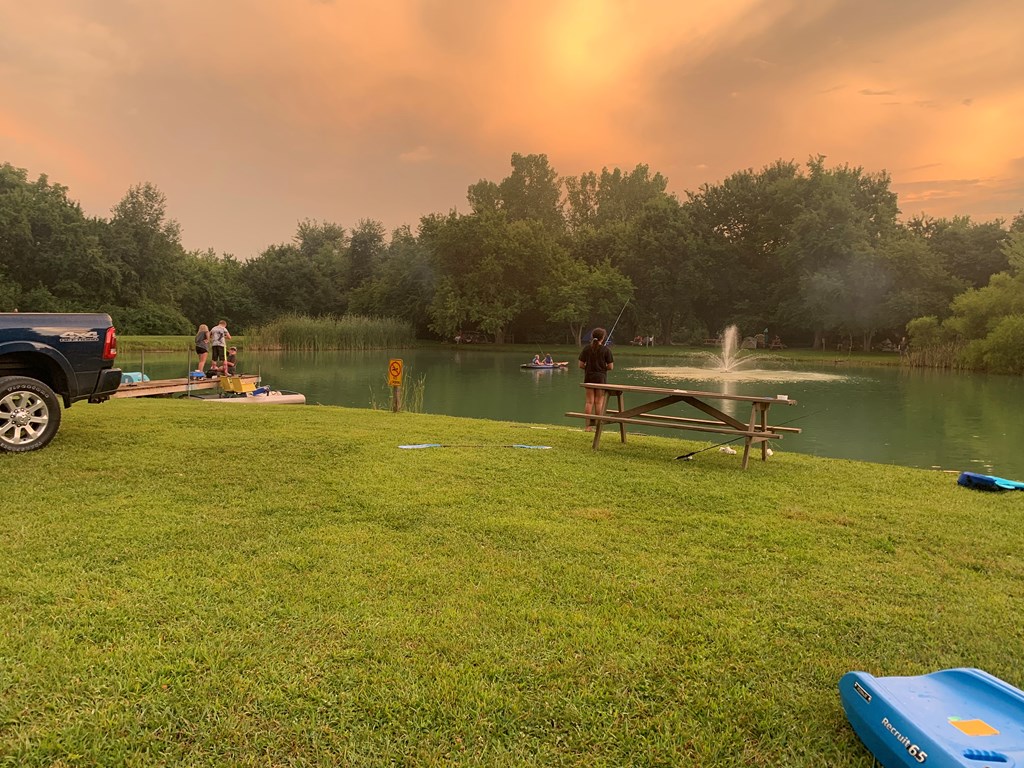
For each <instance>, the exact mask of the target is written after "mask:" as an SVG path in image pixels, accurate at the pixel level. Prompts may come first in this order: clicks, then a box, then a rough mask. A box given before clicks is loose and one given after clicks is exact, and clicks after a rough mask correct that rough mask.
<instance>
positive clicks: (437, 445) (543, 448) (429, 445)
mask: <svg viewBox="0 0 1024 768" xmlns="http://www.w3.org/2000/svg"><path fill="white" fill-rule="evenodd" d="M398 447H399V448H406V449H410V448H536V449H537V450H541V451H549V450H551V446H550V445H519V444H516V445H488V444H480V445H449V444H446V443H417V444H416V445H400V446H398Z"/></svg>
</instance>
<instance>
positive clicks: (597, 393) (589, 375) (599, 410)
mask: <svg viewBox="0 0 1024 768" xmlns="http://www.w3.org/2000/svg"><path fill="white" fill-rule="evenodd" d="M607 335H608V332H607V331H605V329H604V328H595V329H594V330H593V331H592V332H591V334H590V344H588V345H587V346H585V347H584V348H583V350H582V351H581V352H580V357H579V361H580V368H581V369H582V370H583V383H584V384H607V383H608V371H610V370H612V369H613V368H614V367H615V361H614V360H613V359H612V351H611V350H610V349H609V348H608V347H607V346H605V343H604V340H605V337H606V336H607ZM586 397H587V401H586V404H585V406H584V408H583V412H584V413H585V414H588V415H589V414H594V415H598V416H599V415H601V414H603V413H604V407H605V401H606V399H607V397H608V393H607V392H603V391H601V390H597V389H589V388H588V389H587V390H586ZM590 430H591V426H590V420H589V419H588V420H587V426H586V427H585V431H586V432H589V431H590Z"/></svg>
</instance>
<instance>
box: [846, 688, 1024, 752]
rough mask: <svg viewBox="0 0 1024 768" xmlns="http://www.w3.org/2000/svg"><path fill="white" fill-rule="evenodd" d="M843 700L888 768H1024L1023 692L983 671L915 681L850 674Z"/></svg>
mask: <svg viewBox="0 0 1024 768" xmlns="http://www.w3.org/2000/svg"><path fill="white" fill-rule="evenodd" d="M839 696H840V698H841V699H842V702H843V708H844V709H845V710H846V716H847V718H848V719H849V721H850V725H852V726H853V730H854V731H855V732H856V734H857V735H858V736H859V737H860V740H861V741H862V742H864V745H865V746H866V747H867V748H868V749H869V750H870V751H871V754H873V755H874V756H875V759H876V760H878V762H880V763H881V764H882V765H883V766H885V768H899V767H900V766H917V765H928V766H935V768H968V767H969V768H1024V691H1021V690H1019V689H1017V688H1014V687H1013V686H1012V685H1010V684H1009V683H1005V682H1003V681H1002V680H1000V679H999V678H998V677H993V676H992V675H990V674H988V673H987V672H982V671H981V670H980V669H944V670H942V671H941V672H933V673H932V674H930V675H919V676H917V677H874V676H873V675H869V674H868V673H867V672H848V673H846V674H845V675H843V678H842V679H841V680H840V681H839Z"/></svg>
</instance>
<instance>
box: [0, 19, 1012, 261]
mask: <svg viewBox="0 0 1024 768" xmlns="http://www.w3.org/2000/svg"><path fill="white" fill-rule="evenodd" d="M0 30H2V31H0V162H3V161H6V162H10V163H11V164H13V165H15V166H17V167H20V168H26V169H27V170H28V172H29V176H30V178H32V179H34V178H35V177H36V176H38V175H39V174H41V173H45V174H47V175H48V176H49V177H50V179H51V180H52V181H55V182H58V183H61V184H64V185H65V186H67V187H69V189H70V195H71V197H72V198H74V199H76V200H78V201H79V202H80V203H81V204H82V207H83V209H84V210H85V212H86V213H87V214H90V215H97V216H109V213H110V209H111V207H112V206H113V205H114V204H115V203H117V201H118V200H119V199H120V198H121V197H122V196H123V195H124V193H125V192H126V191H127V189H128V188H129V187H130V186H131V185H133V184H137V183H140V182H144V181H149V182H152V183H153V184H155V185H156V186H157V187H159V188H160V190H161V191H163V193H164V194H165V195H166V196H167V200H168V214H169V216H170V217H171V218H173V219H176V220H177V221H178V222H179V223H180V224H181V226H182V233H183V242H184V244H185V246H186V247H187V248H201V249H205V248H214V249H215V250H216V251H217V252H218V253H232V254H234V255H236V256H238V257H240V258H249V257H251V256H255V255H257V254H258V253H259V252H260V251H261V250H263V249H264V248H265V247H266V246H268V245H271V244H274V243H282V242H288V241H290V240H291V239H292V237H293V235H294V234H295V229H296V224H297V222H299V221H300V220H302V219H306V218H309V219H317V220H321V221H323V220H326V221H332V222H335V223H338V224H341V225H342V226H345V227H351V226H353V225H354V224H356V222H358V220H360V219H363V218H369V219H377V220H379V221H382V222H383V223H384V225H385V226H386V227H387V228H388V229H389V230H390V229H392V228H394V227H396V226H398V225H400V224H406V223H407V224H411V225H413V226H414V228H415V225H416V224H417V223H418V221H419V218H420V216H422V215H424V214H428V213H435V212H447V211H449V210H451V209H453V208H454V209H458V210H460V211H466V210H467V206H466V189H467V187H468V186H469V185H470V184H472V183H474V182H476V181H478V180H479V179H481V178H485V179H491V180H494V181H500V180H501V179H502V178H504V177H505V176H507V175H508V173H509V172H510V164H509V159H510V157H511V155H512V153H513V152H520V153H523V154H529V153H543V154H546V155H547V156H548V158H549V161H550V163H551V165H552V167H554V168H555V169H556V170H557V171H558V173H559V174H560V175H562V176H574V175H578V174H580V173H584V172H587V171H600V170H601V168H603V167H608V168H614V167H620V168H623V169H624V170H630V169H632V168H633V167H634V166H635V165H636V164H637V163H646V164H647V165H649V166H650V167H651V169H652V171H659V172H661V173H662V174H664V175H665V176H666V177H668V179H669V188H670V190H671V191H672V192H674V193H676V194H677V195H678V196H679V197H680V199H683V198H685V193H686V191H687V190H696V189H697V188H699V187H700V185H702V184H705V183H716V182H719V181H721V180H722V179H724V178H725V177H726V176H728V175H729V174H731V173H733V172H734V171H737V170H742V169H744V168H754V169H759V168H761V167H762V166H764V165H766V164H768V163H771V162H773V161H775V160H777V159H779V158H782V159H785V160H796V161H798V162H804V161H806V160H807V158H808V157H809V156H811V155H816V154H824V155H826V156H827V163H828V164H829V165H836V164H844V163H848V164H850V165H854V166H862V167H864V168H865V169H866V170H869V171H881V170H886V171H888V172H889V173H890V174H891V176H892V178H893V189H894V190H895V191H896V192H898V193H899V199H900V207H901V209H902V211H903V214H904V216H908V215H912V214H915V213H919V212H925V213H927V214H929V215H932V216H952V215H955V214H968V215H970V216H971V217H972V218H974V219H976V220H979V221H984V220H989V219H992V218H993V217H997V216H999V217H1003V218H1005V219H1010V218H1012V217H1013V216H1014V215H1015V214H1016V213H1017V212H1019V211H1020V210H1021V209H1022V208H1024V54H1022V51H1024V2H1022V0H972V1H966V0H802V1H799V2H798V1H796V0H792V1H790V0H508V1H507V2H506V1H505V0H366V1H363V0H335V1H334V2H332V1H331V0H320V1H319V2H314V1H313V0H46V1H45V2H25V0H0Z"/></svg>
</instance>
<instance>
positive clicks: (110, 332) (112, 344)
mask: <svg viewBox="0 0 1024 768" xmlns="http://www.w3.org/2000/svg"><path fill="white" fill-rule="evenodd" d="M115 357H117V331H115V330H114V326H110V327H109V328H107V338H105V339H104V340H103V359H104V360H113V359H114V358H115Z"/></svg>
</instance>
